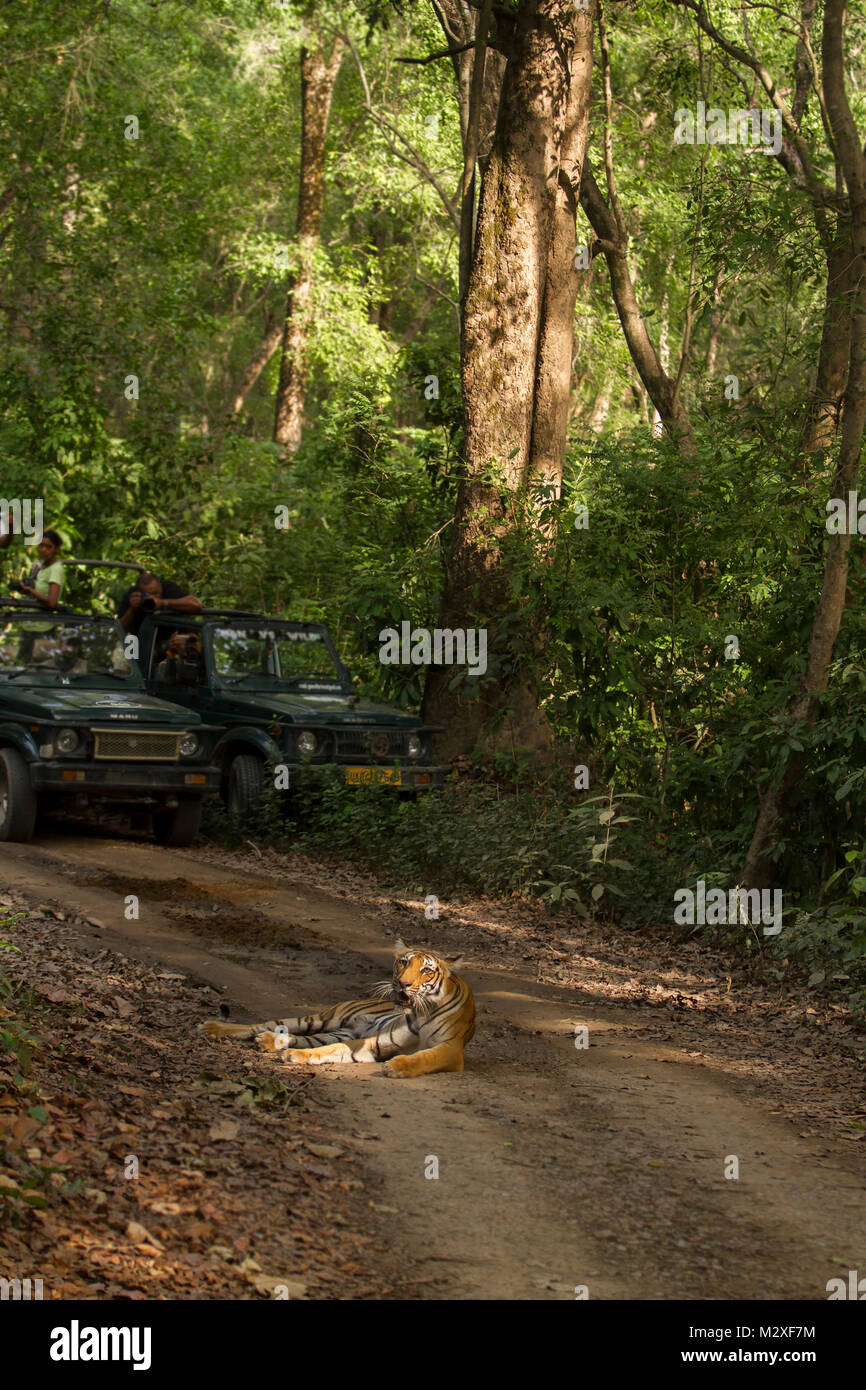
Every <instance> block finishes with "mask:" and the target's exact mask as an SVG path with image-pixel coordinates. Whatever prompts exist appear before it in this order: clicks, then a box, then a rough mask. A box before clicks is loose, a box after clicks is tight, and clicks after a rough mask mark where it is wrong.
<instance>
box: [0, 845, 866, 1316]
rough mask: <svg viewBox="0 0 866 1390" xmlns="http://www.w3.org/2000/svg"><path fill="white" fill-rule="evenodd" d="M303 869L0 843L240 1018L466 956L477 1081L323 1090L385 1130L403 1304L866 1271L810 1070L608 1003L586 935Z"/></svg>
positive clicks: (706, 1294) (755, 1286)
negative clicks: (518, 927) (420, 958)
mask: <svg viewBox="0 0 866 1390" xmlns="http://www.w3.org/2000/svg"><path fill="white" fill-rule="evenodd" d="M299 865H300V866H299ZM299 865H295V866H292V865H290V864H288V865H287V862H286V861H280V860H279V858H278V857H277V856H272V857H265V858H264V859H263V860H262V861H261V862H255V863H254V864H251V863H250V861H249V859H248V858H244V857H242V856H233V855H229V854H222V853H216V852H214V851H213V850H205V851H202V850H192V851H177V850H175V851H169V850H159V851H156V850H155V849H154V848H153V846H152V845H150V844H147V843H145V842H143V841H139V842H135V841H130V840H126V839H113V838H108V837H106V836H98V835H86V834H81V835H77V834H68V833H65V834H53V833H51V834H48V835H45V836H42V837H41V838H39V839H38V840H37V841H35V842H34V843H33V844H32V845H28V846H22V845H3V846H0V883H2V885H3V886H4V887H8V888H9V889H10V890H14V891H15V892H18V893H25V894H26V895H27V896H28V898H29V899H30V900H31V901H32V902H33V903H34V904H42V903H49V904H55V905H58V906H61V907H66V908H67V909H70V908H72V909H75V910H76V911H78V912H80V913H82V914H83V915H85V916H87V917H88V918H90V919H91V920H95V921H96V922H98V923H99V924H100V926H101V928H102V931H103V936H104V940H105V943H106V944H107V945H112V946H115V947H117V948H119V949H121V950H123V951H124V952H126V953H127V954H128V955H130V956H132V957H133V958H136V959H140V960H142V961H146V962H152V961H155V960H158V961H161V962H164V963H165V965H166V966H168V967H170V968H172V969H176V970H182V971H185V972H188V973H189V974H190V975H192V976H194V977H196V978H198V979H201V980H203V981H206V982H208V983H209V984H211V985H212V986H214V987H216V988H219V989H220V990H222V991H224V994H225V998H226V1001H227V1002H228V1003H229V1004H230V1005H231V1017H232V1019H233V1020H243V1019H247V1018H252V1019H266V1018H272V1017H274V1016H275V1015H276V1016H279V1015H286V1014H289V1013H293V1012H296V1011H301V1010H302V1009H304V1010H305V1009H307V1008H309V1007H311V1006H315V1005H319V1004H325V1003H330V1002H333V1001H336V1000H337V999H340V998H349V997H352V996H354V995H356V994H358V993H359V992H363V991H365V990H366V989H367V987H368V986H369V985H370V984H371V983H372V982H373V981H374V980H375V979H377V978H381V977H382V976H383V974H385V973H388V971H389V969H390V960H391V949H390V942H391V941H392V940H393V937H394V936H395V935H396V934H398V932H399V934H400V935H402V936H404V938H405V939H406V941H407V942H408V943H409V944H412V943H413V941H414V942H419V941H427V942H429V943H430V944H431V945H434V946H438V947H439V948H441V949H443V950H448V949H450V948H452V947H459V946H464V945H465V946H467V947H468V950H467V962H466V966H465V967H464V974H465V975H466V976H467V978H468V979H469V981H470V983H471V984H472V986H473V989H474V991H475V996H476V1002H477V1004H478V1007H479V1018H478V1031H477V1034H476V1038H475V1040H474V1042H473V1043H472V1044H471V1045H470V1047H469V1050H468V1053H467V1069H466V1071H465V1072H464V1073H463V1074H462V1075H440V1076H432V1077H423V1078H419V1079H416V1080H412V1081H399V1080H396V1079H391V1078H388V1077H386V1076H384V1075H383V1074H382V1073H381V1071H380V1070H379V1069H378V1068H376V1067H366V1066H358V1067H354V1068H351V1069H339V1068H328V1069H325V1068H322V1069H320V1070H319V1071H318V1072H317V1075H316V1085H317V1086H320V1087H322V1088H327V1091H328V1092H329V1093H330V1097H331V1098H332V1099H333V1101H334V1103H335V1105H336V1113H337V1114H338V1115H341V1116H343V1117H344V1120H345V1125H346V1127H347V1129H348V1128H350V1127H351V1129H352V1130H353V1131H356V1132H361V1133H362V1134H364V1135H366V1136H369V1138H368V1139H367V1142H366V1144H362V1145H361V1146H360V1158H359V1160H358V1161H359V1164H360V1165H361V1167H362V1168H363V1167H364V1165H367V1167H368V1168H369V1169H371V1170H372V1169H374V1168H375V1171H376V1174H377V1177H378V1182H379V1184H380V1187H379V1190H380V1191H381V1193H382V1198H381V1201H379V1202H377V1203H376V1204H375V1209H371V1212H370V1221H371V1223H373V1225H374V1226H375V1227H376V1228H377V1229H378V1231H379V1232H380V1234H381V1235H382V1236H384V1238H385V1239H386V1240H387V1241H388V1243H389V1244H391V1245H393V1246H394V1247H395V1248H398V1249H402V1250H403V1251H405V1252H406V1259H405V1283H404V1286H403V1295H404V1296H406V1297H411V1298H425V1299H448V1298H459V1299H490V1298H505V1299H526V1298H528V1299H539V1298H541V1299H551V1298H552V1299H556V1298H563V1299H573V1298H575V1296H576V1290H579V1289H581V1288H585V1289H586V1290H587V1292H588V1295H589V1297H591V1298H602V1299H625V1298H639V1299H669V1298H680V1299H705V1298H722V1299H725V1298H735V1297H736V1298H749V1299H770V1298H799V1299H824V1298H826V1285H827V1281H828V1280H829V1279H831V1278H834V1277H837V1276H839V1275H842V1276H843V1277H845V1275H846V1272H847V1271H848V1270H849V1269H858V1268H859V1269H860V1270H861V1271H866V1216H864V1202H863V1172H862V1169H863V1164H862V1159H863V1152H864V1149H866V1144H862V1143H856V1142H853V1143H852V1142H851V1140H852V1139H855V1140H856V1138H858V1137H859V1136H860V1135H861V1134H862V1129H861V1130H858V1131H857V1133H856V1134H851V1133H847V1134H844V1135H843V1134H841V1133H838V1132H837V1130H836V1129H834V1128H833V1126H831V1125H821V1124H819V1128H818V1129H817V1130H816V1129H811V1130H808V1129H807V1130H806V1131H805V1132H804V1131H803V1129H802V1125H803V1123H804V1121H803V1119H802V1115H803V1113H804V1112H803V1109H802V1107H799V1108H798V1105H797V1104H796V1101H797V1097H798V1094H799V1092H798V1086H802V1083H801V1082H798V1079H797V1077H798V1073H797V1072H796V1066H795V1064H794V1063H792V1064H791V1065H792V1067H793V1068H794V1069H793V1070H791V1069H789V1070H788V1071H786V1072H784V1075H783V1068H782V1067H781V1064H780V1067H779V1070H778V1073H777V1075H776V1076H775V1077H774V1075H773V1071H772V1067H769V1068H768V1070H767V1075H766V1077H765V1078H764V1080H763V1081H761V1080H760V1079H759V1080H758V1081H756V1080H755V1078H754V1076H753V1075H751V1076H745V1075H744V1074H743V1073H742V1069H740V1070H739V1071H738V1069H737V1067H736V1066H729V1065H727V1063H726V1060H725V1059H724V1058H723V1057H722V1056H721V1055H715V1054H714V1051H713V1049H712V1048H709V1049H708V1047H707V1044H706V1042H705V1040H704V1039H705V1036H706V1029H707V1028H708V1026H709V1021H710V1018H711V1015H712V1011H711V1010H710V1009H709V1007H708V1009H707V1014H706V1018H705V1020H701V1019H699V1018H696V1017H694V1016H692V1015H691V1014H689V1015H681V1016H680V1018H679V1019H678V1018H677V1016H676V1013H675V1011H672V1009H670V1008H668V1009H667V1010H666V1012H665V1022H666V1028H665V1038H664V1039H663V1040H660V1039H659V1037H658V1032H659V1029H658V1028H657V1027H656V1028H653V1027H651V1026H647V1025H648V1023H649V1022H652V1024H656V1023H657V1021H658V1018H659V1011H658V1009H657V1008H652V1007H651V1004H650V1003H649V1002H646V1001H641V1000H640V999H638V1000H637V1001H636V1002H634V1001H632V1002H629V1003H628V1005H626V1002H624V1001H622V1000H621V1001H619V1002H612V994H614V993H615V991H612V990H611V988H610V986H611V981H612V980H614V979H615V978H616V976H617V974H620V975H623V976H625V975H628V966H627V965H625V966H624V967H622V968H621V969H619V971H617V969H615V968H614V967H613V966H610V968H609V969H607V970H604V969H600V968H599V966H598V962H597V960H595V961H594V960H590V959H588V958H587V957H586V956H585V954H584V955H582V954H581V951H582V950H583V951H585V943H583V944H582V943H581V942H579V941H572V946H571V947H569V946H566V949H565V950H563V949H562V939H560V940H559V943H558V949H554V948H553V946H551V940H552V939H553V937H554V936H555V933H548V934H547V935H546V936H545V935H544V934H542V933H538V932H536V931H534V929H532V930H529V929H527V930H526V931H524V932H521V933H515V932H513V931H510V932H509V931H507V930H506V929H505V928H503V927H502V926H501V924H500V923H498V922H497V920H496V917H495V915H494V916H491V917H490V918H489V919H488V920H487V922H481V921H479V920H478V918H477V914H476V920H475V921H474V922H473V923H471V924H470V923H469V922H468V921H467V920H466V919H465V918H461V917H460V916H459V915H458V914H457V913H456V912H454V911H452V912H450V913H449V911H448V910H447V905H443V909H442V916H441V918H440V920H438V921H427V920H425V917H424V912H423V910H422V908H421V907H420V906H419V907H416V908H411V907H410V908H407V907H405V906H400V905H399V904H398V903H390V904H388V905H387V910H386V909H385V908H383V906H382V903H381V901H377V898H376V895H375V893H371V892H368V891H365V890H364V889H363V886H361V887H358V886H357V885H354V886H353V885H352V884H351V883H349V885H348V887H347V886H346V883H344V882H342V881H341V880H340V878H339V875H338V874H335V875H334V881H333V884H332V886H331V887H330V889H328V888H325V887H323V886H322V883H323V882H324V881H325V880H326V878H327V871H324V870H323V871H322V872H321V873H320V874H319V875H318V883H316V882H315V881H313V880H314V879H315V878H316V876H315V875H310V874H309V873H306V872H305V871H304V869H303V865H302V864H300V861H299ZM133 895H134V897H135V898H136V899H137V900H138V911H139V917H138V919H137V920H136V919H135V918H134V917H131V916H129V915H127V914H129V913H130V912H131V910H132V906H131V904H130V898H131V897H132V896H133ZM517 911H518V912H519V909H518V910H517ZM542 937H543V939H541V938H542ZM556 974H558V975H559V976H560V977H561V978H560V980H557V979H555V978H551V976H553V975H556ZM562 977H564V980H565V982H563V979H562ZM630 983H631V982H630ZM729 983H730V982H729ZM700 997H701V998H705V997H706V996H704V995H702V996H700ZM716 1012H717V1013H718V1014H719V1017H721V1013H722V1010H721V1008H719V1009H718V1010H717V1011H716ZM712 1017H715V1015H712ZM576 1025H583V1026H585V1028H586V1029H587V1030H588V1042H589V1046H588V1047H577V1046H576V1045H575V1027H576ZM730 1026H731V1025H730V1024H727V1023H725V1022H724V1021H721V1022H718V1024H717V1027H718V1028H726V1027H730ZM653 1032H655V1034H656V1036H651V1034H653ZM769 1036H770V1035H769V1034H768V1037H769ZM177 1045H178V1047H182V1046H183V1036H181V1035H179V1036H178V1038H177ZM768 1046H769V1043H768ZM248 1047H249V1044H238V1043H220V1044H214V1062H215V1065H216V1066H218V1067H219V1068H220V1069H222V1070H224V1071H225V1072H226V1074H228V1075H231V1074H232V1073H233V1070H234V1069H235V1068H236V1067H238V1069H239V1064H240V1061H241V1056H242V1054H243V1052H244V1050H245V1049H246V1048H248ZM768 1061H772V1057H771V1056H770V1057H768ZM275 1065H277V1063H275ZM805 1066H806V1073H805V1074H806V1075H808V1074H810V1067H811V1070H812V1071H814V1066H818V1061H817V1060H815V1062H814V1066H812V1064H811V1063H810V1061H809V1059H808V1058H806V1059H805ZM859 1074H860V1075H861V1076H862V1071H861V1072H860V1073H859ZM783 1093H784V1094H783ZM845 1094H847V1091H846V1092H845ZM780 1096H782V1097H783V1098H782V1099H781V1100H780V1098H779V1097H780ZM784 1096H788V1097H790V1098H792V1099H791V1103H790V1104H788V1103H786V1101H785V1099H784ZM858 1104H859V1105H862V1093H861V1095H860V1096H859V1097H852V1099H851V1109H852V1112H853V1111H856V1110H857V1107H858ZM773 1111H777V1112H779V1111H781V1113H776V1114H773V1113H772V1112H773ZM813 1123H814V1121H813ZM433 1159H435V1160H436V1164H434V1163H433V1162H432V1160H433ZM437 1165H438V1177H436V1178H432V1177H428V1176H425V1173H430V1172H431V1171H433V1170H434V1169H435V1168H436V1166H437ZM736 1168H738V1176H736V1177H735V1176H726V1172H727V1173H728V1174H732V1173H733V1172H734V1171H735V1169H736Z"/></svg>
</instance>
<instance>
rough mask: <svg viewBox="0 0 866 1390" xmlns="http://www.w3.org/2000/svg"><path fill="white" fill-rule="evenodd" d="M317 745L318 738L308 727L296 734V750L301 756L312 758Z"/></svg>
mask: <svg viewBox="0 0 866 1390" xmlns="http://www.w3.org/2000/svg"><path fill="white" fill-rule="evenodd" d="M318 746H319V740H318V739H317V738H316V735H315V734H314V733H312V732H311V731H310V730H309V729H304V730H303V731H302V732H301V733H299V734H298V752H299V753H300V755H301V757H302V758H312V756H313V754H314V753H315V751H316V749H317V748H318Z"/></svg>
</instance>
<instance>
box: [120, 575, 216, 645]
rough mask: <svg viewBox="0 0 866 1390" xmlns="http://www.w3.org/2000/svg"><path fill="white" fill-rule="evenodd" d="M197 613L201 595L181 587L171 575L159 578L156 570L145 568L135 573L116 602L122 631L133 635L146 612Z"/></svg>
mask: <svg viewBox="0 0 866 1390" xmlns="http://www.w3.org/2000/svg"><path fill="white" fill-rule="evenodd" d="M163 610H166V611H168V612H171V613H200V612H201V610H202V603H201V599H198V598H196V597H195V595H194V594H191V593H190V592H189V591H188V590H187V589H182V588H181V586H180V585H179V584H175V583H174V582H173V581H172V580H171V579H159V578H158V577H157V576H156V575H155V574H149V573H148V572H147V571H145V572H144V573H143V574H140V575H139V576H138V579H137V580H136V582H135V584H133V585H132V586H131V587H130V588H129V589H127V591H126V593H125V594H124V595H123V598H122V599H121V600H120V603H119V604H118V606H117V616H118V618H119V619H120V626H121V627H122V628H123V630H124V632H131V633H133V634H134V635H135V636H137V635H138V630H139V628H140V627H141V624H142V623H143V622H144V617H145V614H146V613H153V612H157V613H158V612H162V611H163Z"/></svg>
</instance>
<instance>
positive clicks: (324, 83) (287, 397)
mask: <svg viewBox="0 0 866 1390" xmlns="http://www.w3.org/2000/svg"><path fill="white" fill-rule="evenodd" d="M343 48H344V44H343V40H342V38H340V37H339V36H336V37H335V36H325V35H319V36H318V37H317V39H316V42H315V44H314V46H312V47H310V48H306V47H305V48H302V49H301V52H300V67H301V172H300V187H299V190H298V222H297V242H298V246H297V261H296V265H295V267H294V269H293V271H292V273H291V279H290V284H289V291H288V297H287V301H286V317H285V325H284V328H283V335H282V337H283V346H282V357H281V359H280V380H279V385H278V387H277V399H276V406H275V413H274V441H275V443H277V444H283V445H285V447H286V448H287V449H288V450H290V451H291V452H294V451H295V450H297V448H298V446H299V445H300V442H301V433H302V431H303V427H304V399H305V394H306V386H307V360H306V349H307V340H308V338H309V332H310V322H311V315H312V296H313V260H314V256H315V251H316V248H317V246H318V244H319V238H320V236H321V231H322V209H323V206H324V187H325V138H326V136H327V131H328V115H329V112H330V109H331V98H332V97H333V94H334V84H335V83H336V80H337V74H338V72H339V70H340V62H341V60H342V56H343ZM267 341H268V334H267V332H266V334H265V338H264V339H263V343H262V352H263V353H265V352H266V351H267Z"/></svg>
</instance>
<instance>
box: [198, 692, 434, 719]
mask: <svg viewBox="0 0 866 1390" xmlns="http://www.w3.org/2000/svg"><path fill="white" fill-rule="evenodd" d="M220 696H221V697H222V698H223V699H230V700H231V701H232V703H233V705H234V706H235V708H236V709H238V710H239V709H240V708H241V707H242V708H243V709H244V710H246V711H248V713H249V716H250V718H251V719H274V720H281V721H284V722H291V723H293V724H345V725H346V727H347V728H351V727H352V725H353V724H363V725H367V726H370V725H371V724H373V725H375V724H380V725H382V726H383V727H386V728H390V729H394V728H398V729H418V728H420V727H421V720H420V719H419V718H418V716H417V714H410V713H409V712H408V711H407V710H401V709H396V708H395V706H394V705H386V704H380V703H378V702H377V701H375V700H357V701H356V700H355V699H354V697H350V696H348V695H340V694H338V693H337V692H336V691H331V692H328V693H327V694H325V693H322V694H315V693H313V692H309V691H296V690H285V691H273V692H270V691H264V690H243V691H238V690H232V689H231V688H230V687H229V688H225V687H224V688H223V690H222V691H221V692H220V695H219V696H218V697H217V698H218V699H219V698H220Z"/></svg>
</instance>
